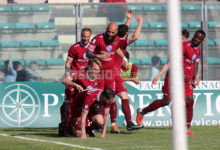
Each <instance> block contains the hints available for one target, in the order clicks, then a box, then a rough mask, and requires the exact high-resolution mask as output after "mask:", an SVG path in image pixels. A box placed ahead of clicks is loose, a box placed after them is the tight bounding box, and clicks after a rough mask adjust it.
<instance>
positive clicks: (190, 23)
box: [188, 21, 201, 28]
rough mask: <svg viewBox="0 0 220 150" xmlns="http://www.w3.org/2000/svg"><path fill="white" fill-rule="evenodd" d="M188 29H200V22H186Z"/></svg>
mask: <svg viewBox="0 0 220 150" xmlns="http://www.w3.org/2000/svg"><path fill="white" fill-rule="evenodd" d="M188 25H189V28H201V22H193V21H192V22H188Z"/></svg>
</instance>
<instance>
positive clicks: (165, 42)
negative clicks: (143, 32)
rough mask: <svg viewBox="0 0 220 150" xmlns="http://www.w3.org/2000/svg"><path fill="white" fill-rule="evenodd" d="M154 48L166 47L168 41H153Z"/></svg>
mask: <svg viewBox="0 0 220 150" xmlns="http://www.w3.org/2000/svg"><path fill="white" fill-rule="evenodd" d="M154 42H155V46H167V45H168V40H167V39H161V40H155V41H154Z"/></svg>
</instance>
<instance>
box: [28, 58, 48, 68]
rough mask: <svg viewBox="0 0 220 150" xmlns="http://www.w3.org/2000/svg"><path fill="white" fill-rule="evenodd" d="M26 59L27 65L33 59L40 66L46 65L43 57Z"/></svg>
mask: <svg viewBox="0 0 220 150" xmlns="http://www.w3.org/2000/svg"><path fill="white" fill-rule="evenodd" d="M24 61H25V64H26V65H29V64H30V62H32V61H35V62H36V63H37V64H38V65H39V66H44V65H45V61H44V60H43V59H25V60H24Z"/></svg>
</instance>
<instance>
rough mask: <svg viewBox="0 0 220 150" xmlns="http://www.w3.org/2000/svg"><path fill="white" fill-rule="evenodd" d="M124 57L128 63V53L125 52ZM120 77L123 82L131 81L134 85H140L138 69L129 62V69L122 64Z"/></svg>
mask: <svg viewBox="0 0 220 150" xmlns="http://www.w3.org/2000/svg"><path fill="white" fill-rule="evenodd" d="M124 55H125V57H126V58H127V59H128V61H129V57H130V56H129V53H128V51H126V52H125V54H124ZM121 77H122V79H123V80H124V81H133V82H135V83H136V84H139V83H140V81H139V79H138V68H137V66H136V65H135V64H134V63H132V62H129V67H126V64H125V63H124V62H123V64H122V67H121Z"/></svg>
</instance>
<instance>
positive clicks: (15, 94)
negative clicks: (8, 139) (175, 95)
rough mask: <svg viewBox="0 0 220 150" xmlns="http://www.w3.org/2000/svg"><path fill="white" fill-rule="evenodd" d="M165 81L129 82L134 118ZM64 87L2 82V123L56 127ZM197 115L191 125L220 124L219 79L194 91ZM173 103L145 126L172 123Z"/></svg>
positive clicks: (152, 115)
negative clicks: (156, 82) (138, 109)
mask: <svg viewBox="0 0 220 150" xmlns="http://www.w3.org/2000/svg"><path fill="white" fill-rule="evenodd" d="M162 86H163V82H158V84H157V85H152V84H151V82H147V81H146V82H141V83H140V84H139V85H136V84H134V83H133V82H127V83H126V87H127V90H128V94H129V101H130V108H131V113H132V119H133V121H134V122H135V118H136V109H137V108H143V107H145V106H148V105H149V104H150V103H151V102H153V101H154V100H155V99H161V98H163V93H162V92H161V88H162ZM64 88H65V87H64V86H63V85H62V84H61V83H58V82H16V83H8V82H1V83H0V91H1V92H0V95H1V97H0V114H1V115H0V126H1V127H4V128H7V127H57V125H58V123H59V122H60V106H61V105H62V103H63V99H64ZM194 100H195V104H194V117H193V121H192V125H196V126H198V125H220V81H203V82H201V83H200V85H199V86H198V87H197V88H196V89H195V90H194ZM117 104H118V117H117V124H118V126H123V125H125V119H124V114H123V112H122V108H121V100H120V99H119V98H118V97H117ZM171 106H172V104H171V105H169V106H166V107H163V108H160V109H158V110H155V111H154V112H151V113H149V114H146V115H145V117H144V120H143V125H144V126H170V125H171Z"/></svg>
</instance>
